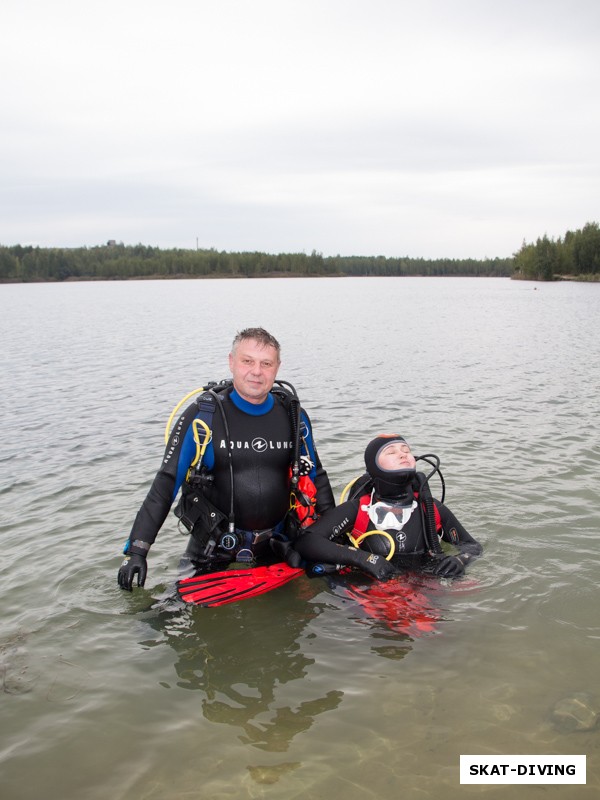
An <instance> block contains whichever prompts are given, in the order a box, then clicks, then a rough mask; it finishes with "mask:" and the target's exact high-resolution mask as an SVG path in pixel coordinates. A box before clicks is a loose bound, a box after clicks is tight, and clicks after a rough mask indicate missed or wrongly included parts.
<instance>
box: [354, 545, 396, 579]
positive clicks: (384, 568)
mask: <svg viewBox="0 0 600 800" xmlns="http://www.w3.org/2000/svg"><path fill="white" fill-rule="evenodd" d="M357 555H358V564H357V566H358V567H360V569H362V570H363V571H364V572H366V573H367V574H368V575H371V577H373V578H375V579H376V580H378V581H385V580H388V578H391V577H392V576H393V575H397V574H398V570H397V569H396V567H394V565H393V564H391V563H390V562H389V561H386V560H385V558H384V557H383V556H378V555H375V553H366V552H365V551H364V550H359V551H358V553H357Z"/></svg>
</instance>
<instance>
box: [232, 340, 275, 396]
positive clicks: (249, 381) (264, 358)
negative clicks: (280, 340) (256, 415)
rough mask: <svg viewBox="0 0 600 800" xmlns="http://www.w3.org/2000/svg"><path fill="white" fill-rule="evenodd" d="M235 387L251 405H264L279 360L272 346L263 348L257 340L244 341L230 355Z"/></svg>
mask: <svg viewBox="0 0 600 800" xmlns="http://www.w3.org/2000/svg"><path fill="white" fill-rule="evenodd" d="M229 369H230V370H231V374H232V375H233V387H234V389H235V390H236V391H237V393H238V394H239V395H240V396H241V397H243V398H244V400H248V402H249V403H256V404H258V403H262V402H263V401H264V400H266V398H267V395H268V394H269V392H270V391H271V388H272V386H273V383H274V381H275V378H276V377H277V371H278V370H279V358H278V353H277V350H276V349H275V348H274V347H272V346H271V345H267V346H266V347H263V346H262V345H261V344H259V343H258V342H257V341H256V340H255V339H242V341H241V342H239V343H238V344H237V345H236V347H235V349H234V350H233V351H232V352H231V353H230V354H229Z"/></svg>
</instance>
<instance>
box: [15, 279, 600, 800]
mask: <svg viewBox="0 0 600 800" xmlns="http://www.w3.org/2000/svg"><path fill="white" fill-rule="evenodd" d="M0 310H1V314H0V330H1V337H2V356H1V360H2V392H1V401H0V403H1V405H0V420H1V431H2V449H1V451H0V453H1V454H0V502H1V517H0V537H1V542H2V560H1V568H0V570H1V571H0V575H1V581H0V603H1V606H0V607H1V609H2V634H1V636H0V676H1V679H2V689H3V691H2V693H1V694H0V701H1V711H0V731H1V740H0V785H1V796H2V798H3V800H39V798H42V797H43V798H51V799H52V798H60V800H105V799H106V798H108V797H110V798H112V800H142V799H143V800H183V798H186V800H188V798H196V797H197V798H203V800H221V799H222V798H223V800H225V799H226V798H236V799H239V798H266V799H267V800H268V799H269V798H274V799H276V800H279V798H286V800H292V799H293V798H308V797H310V798H328V800H338V798H339V799H340V800H342V798H343V800H366V798H379V799H380V800H381V799H383V800H396V798H399V797H402V798H405V799H408V800H412V798H415V799H416V798H420V799H422V800H427V799H428V798H438V797H440V796H443V797H444V798H446V800H454V798H464V797H469V796H474V795H475V794H480V793H486V795H487V796H489V797H491V798H496V797H498V798H502V800H504V798H515V800H516V798H519V800H521V798H525V799H526V800H528V798H537V797H540V796H541V794H540V793H541V792H548V796H551V797H557V798H563V797H564V798H567V797H569V798H571V797H577V798H580V797H581V798H588V797H590V798H591V797H594V798H595V797H598V792H599V790H600V726H596V725H594V720H595V717H594V713H597V712H598V711H600V705H599V703H600V687H599V686H598V675H599V674H600V641H599V639H600V614H599V611H600V586H599V580H598V574H599V573H598V553H599V546H598V535H599V531H600V511H599V475H600V469H599V466H600V422H599V414H598V399H597V395H598V387H599V384H600V348H599V333H600V285H598V284H596V285H590V284H577V283H555V284H536V283H528V282H513V281H510V280H508V279H462V278H440V279H437V278H424V279H421V278H391V279H388V278H374V279H370V278H369V279H367V278H362V279H361V278H356V279H314V280H312V279H306V280H304V279H298V280H231V281H222V280H214V281H200V280H199V281H148V282H128V283H119V282H114V283H70V284H61V285H58V284H56V285H55V284H52V285H39V284H38V285H4V286H0ZM253 325H262V326H264V327H266V328H267V329H269V330H271V331H272V332H273V333H274V334H275V335H276V336H277V338H278V339H279V340H280V342H281V344H282V357H283V366H282V369H281V371H280V377H281V378H283V379H287V380H289V381H291V382H292V383H293V384H294V385H295V386H296V388H297V390H298V392H299V394H300V397H301V398H302V400H303V403H304V405H305V407H306V408H307V410H308V411H309V413H310V415H311V418H312V421H313V425H314V428H315V436H316V440H317V444H318V448H319V452H320V455H321V459H322V461H323V463H324V465H325V466H326V467H327V469H328V471H329V474H330V477H331V480H332V485H333V486H334V490H335V493H336V497H339V494H340V492H341V490H342V488H343V487H344V486H345V485H346V483H347V482H348V481H349V480H350V479H351V478H352V477H354V476H355V475H357V474H358V473H359V472H361V471H362V453H363V450H364V447H365V444H366V443H367V442H368V441H369V439H370V438H372V437H373V436H374V435H375V434H377V433H379V432H381V431H390V430H391V431H397V432H400V433H402V434H403V435H404V436H405V437H406V438H407V439H408V440H409V441H410V442H411V444H412V445H413V449H414V450H415V451H416V452H417V453H425V452H429V453H431V452H433V453H436V454H437V455H438V456H439V457H440V459H441V462H442V471H443V474H444V477H445V480H446V484H447V492H446V502H447V503H448V505H449V506H450V507H451V508H452V510H453V511H455V513H456V514H457V516H458V517H459V518H460V519H461V521H462V522H463V523H464V524H465V526H466V527H467V529H468V530H469V531H470V532H471V533H472V534H473V535H474V536H475V537H476V538H478V539H479V540H480V541H481V542H482V543H483V545H484V548H485V554H484V557H483V558H481V559H479V560H478V561H476V562H475V564H473V566H472V567H471V569H470V571H469V574H468V576H467V579H466V580H464V581H456V582H454V583H447V584H442V583H440V582H430V583H423V585H418V586H416V587H414V586H413V587H412V589H413V590H414V594H413V595H411V597H412V600H411V599H410V598H409V599H408V600H407V601H406V602H405V603H404V605H403V606H402V608H400V609H398V608H397V607H393V606H389V607H388V616H389V617H390V618H391V621H389V620H388V624H386V623H385V621H383V620H382V619H381V616H382V614H383V612H381V613H380V614H379V615H375V618H373V617H369V616H368V615H367V614H365V613H364V610H363V609H362V608H361V606H360V605H359V604H357V603H356V602H355V601H353V600H352V599H351V598H350V597H349V596H348V595H347V594H346V593H344V591H343V590H342V589H341V588H340V587H335V586H331V585H329V584H328V583H327V582H326V581H325V580H323V579H313V580H309V579H308V578H305V577H301V578H298V579H296V580H294V581H292V582H291V583H289V584H288V585H286V586H285V587H282V588H280V589H278V590H276V591H274V592H272V593H269V594H265V595H263V596H261V597H258V598H255V599H252V600H248V601H246V602H242V603H238V604H236V605H230V606H224V607H221V608H217V609H202V608H197V607H186V608H181V606H180V605H179V604H178V603H177V602H175V600H174V599H173V591H174V583H175V580H176V578H177V563H178V559H179V556H180V554H181V551H182V549H183V547H184V543H185V540H184V539H183V537H181V536H180V535H179V534H178V532H177V529H176V524H175V523H176V520H175V518H174V517H173V516H172V515H171V516H170V518H169V520H168V521H167V523H166V524H165V526H164V527H163V530H162V532H161V534H160V536H159V538H158V540H157V543H156V545H155V546H154V547H153V549H152V552H151V555H150V558H149V576H148V581H147V583H146V587H145V589H144V590H138V591H135V592H134V593H133V594H132V595H130V594H128V593H125V592H122V591H120V590H119V589H118V587H117V584H116V573H117V569H118V566H119V563H120V552H121V550H122V546H123V543H124V542H125V540H126V538H127V536H128V534H129V530H130V526H131V523H132V520H133V517H134V515H135V513H136V511H137V509H138V507H139V504H140V503H141V501H142V499H143V497H144V496H145V493H146V491H147V489H148V486H149V484H150V482H151V480H152V478H153V476H154V473H155V471H156V469H157V468H158V465H159V462H160V458H161V455H162V448H163V438H162V437H163V429H164V425H165V422H166V420H167V418H168V416H169V414H170V411H171V409H172V407H173V406H174V404H175V403H176V402H177V401H178V400H179V399H180V398H181V397H183V395H185V394H186V393H187V392H189V391H191V390H192V389H194V388H196V387H199V386H201V385H203V383H205V382H206V381H208V380H211V379H217V380H218V379H220V378H224V377H228V372H227V361H226V356H227V353H228V351H229V347H230V343H231V340H232V338H233V336H234V334H235V333H236V331H237V330H239V329H241V328H243V327H247V326H253ZM433 488H434V493H435V490H436V489H437V486H436V485H435V482H434V485H433ZM411 603H413V606H412V610H411ZM419 615H420V616H419ZM419 619H422V620H423V619H424V620H425V621H426V623H427V624H425V625H423V626H421V628H420V627H419V626H418V625H416V623H415V621H418V620H419ZM423 628H425V629H423ZM580 696H581V697H582V698H583V706H584V707H585V708H587V712H589V716H588V717H586V718H585V719H582V720H581V727H583V730H577V729H574V728H575V727H576V726H575V723H573V724H571V723H569V721H568V720H566V721H565V720H564V719H562V718H559V717H558V716H557V713H556V712H557V710H560V709H561V708H563V707H564V704H565V703H567V704H568V703H573V702H577V698H578V697H580ZM582 713H583V714H585V713H586V712H585V711H584V712H582ZM561 720H562V721H561ZM479 753H481V754H488V755H504V754H531V755H534V754H556V755H559V754H562V755H572V754H586V755H587V785H586V786H577V787H568V786H563V787H560V786H554V787H546V788H544V787H540V786H515V785H512V786H495V787H494V786H489V787H481V786H472V787H470V786H461V785H460V784H459V756H460V754H479ZM544 796H545V795H544Z"/></svg>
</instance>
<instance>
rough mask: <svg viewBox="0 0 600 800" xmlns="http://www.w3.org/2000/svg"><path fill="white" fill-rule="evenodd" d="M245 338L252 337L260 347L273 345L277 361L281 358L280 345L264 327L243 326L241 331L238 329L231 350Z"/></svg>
mask: <svg viewBox="0 0 600 800" xmlns="http://www.w3.org/2000/svg"><path fill="white" fill-rule="evenodd" d="M245 339H254V340H255V341H256V342H258V343H259V344H260V345H261V346H262V347H274V348H275V350H276V351H277V359H278V360H279V361H280V360H281V345H280V344H279V342H278V341H277V339H276V338H275V337H274V336H272V335H271V334H270V333H269V332H268V331H266V330H265V329H264V328H244V330H243V331H239V333H238V334H237V335H236V337H235V339H234V340H233V344H232V345H231V352H234V351H235V349H236V347H237V346H238V344H240V342H242V341H244V340H245Z"/></svg>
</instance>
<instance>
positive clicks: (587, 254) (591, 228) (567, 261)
mask: <svg viewBox="0 0 600 800" xmlns="http://www.w3.org/2000/svg"><path fill="white" fill-rule="evenodd" d="M514 277H515V278H523V279H525V280H538V281H553V280H558V279H564V278H568V279H571V280H580V281H585V280H587V281H598V280H600V229H599V228H598V223H597V222H588V223H587V224H586V225H584V226H583V228H582V229H581V230H577V231H567V233H566V234H565V235H564V237H563V238H559V239H557V240H556V241H554V240H553V239H549V238H548V237H547V236H543V237H541V238H539V239H538V240H537V241H536V242H535V244H527V243H525V242H523V246H522V247H521V249H520V250H519V252H518V253H515V257H514Z"/></svg>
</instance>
